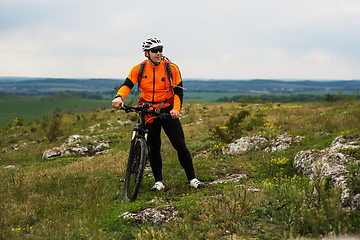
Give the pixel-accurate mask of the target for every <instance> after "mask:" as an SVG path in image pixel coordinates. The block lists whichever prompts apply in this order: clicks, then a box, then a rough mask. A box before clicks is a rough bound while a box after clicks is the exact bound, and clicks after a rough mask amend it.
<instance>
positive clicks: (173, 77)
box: [112, 38, 205, 191]
mask: <svg viewBox="0 0 360 240" xmlns="http://www.w3.org/2000/svg"><path fill="white" fill-rule="evenodd" d="M163 47H164V46H163V44H162V42H161V41H160V40H159V39H157V38H148V39H146V40H145V41H144V42H143V44H142V50H143V51H144V54H145V57H146V58H147V60H145V61H144V62H142V63H141V64H138V65H136V66H135V67H133V68H132V69H131V71H130V74H129V75H128V77H127V78H126V80H125V82H124V83H123V85H122V86H121V87H120V89H119V91H118V92H117V95H116V97H115V99H114V100H113V101H112V106H113V107H115V108H117V109H119V106H123V105H124V103H123V100H124V99H125V98H126V96H127V95H128V94H129V92H130V91H131V89H132V88H133V87H134V85H135V84H136V83H138V85H139V88H140V90H141V95H140V99H139V104H143V103H145V102H147V103H150V104H151V105H152V106H153V107H154V108H155V109H156V110H157V111H160V112H166V113H170V115H171V117H172V119H159V118H155V119H154V121H153V122H152V123H150V124H147V129H148V130H149V134H148V143H149V147H150V151H149V159H150V165H151V168H152V171H153V174H154V178H155V184H154V186H153V187H152V188H151V189H152V190H158V191H160V190H163V189H164V188H165V186H164V183H163V176H162V159H161V154H160V148H161V138H160V133H161V128H163V129H164V131H165V133H166V135H167V136H168V138H169V140H170V142H171V144H172V146H173V147H174V148H175V150H176V151H177V154H178V158H179V161H180V164H181V166H182V167H183V168H184V170H185V173H186V176H187V178H188V180H189V183H190V186H191V187H194V188H203V187H205V184H204V183H202V182H200V181H199V180H198V179H196V178H195V172H194V166H193V162H192V158H191V155H190V152H189V150H188V148H187V146H186V144H185V137H184V132H183V129H182V126H181V123H180V120H179V113H180V111H181V105H182V101H183V87H182V86H183V84H182V79H181V75H180V70H179V68H178V67H177V66H176V65H175V64H173V63H170V61H169V60H168V59H167V58H165V57H163V54H162V52H163Z"/></svg>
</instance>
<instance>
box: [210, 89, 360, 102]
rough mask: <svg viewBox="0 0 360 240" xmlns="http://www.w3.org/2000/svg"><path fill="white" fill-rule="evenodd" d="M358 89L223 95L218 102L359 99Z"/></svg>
mask: <svg viewBox="0 0 360 240" xmlns="http://www.w3.org/2000/svg"><path fill="white" fill-rule="evenodd" d="M359 99H360V97H359V95H358V91H357V92H356V93H354V94H353V95H343V94H342V92H341V91H340V92H339V93H338V94H337V95H336V94H330V93H328V94H325V95H319V94H291V95H279V94H277V95H274V94H262V95H237V96H233V97H222V98H219V99H217V100H216V102H246V103H257V102H280V103H291V102H323V101H327V102H336V101H340V100H359Z"/></svg>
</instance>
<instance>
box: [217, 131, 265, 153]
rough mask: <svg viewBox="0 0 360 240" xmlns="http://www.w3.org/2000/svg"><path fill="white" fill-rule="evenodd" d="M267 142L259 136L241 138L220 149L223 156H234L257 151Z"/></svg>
mask: <svg viewBox="0 0 360 240" xmlns="http://www.w3.org/2000/svg"><path fill="white" fill-rule="evenodd" d="M267 142H268V141H267V140H266V138H263V137H261V136H256V137H242V138H240V139H238V140H236V141H235V142H233V143H230V144H229V145H227V146H225V147H224V148H223V149H222V152H223V154H228V155H236V154H239V153H242V152H247V151H253V150H259V149H260V148H261V147H262V146H263V145H264V144H265V143H267Z"/></svg>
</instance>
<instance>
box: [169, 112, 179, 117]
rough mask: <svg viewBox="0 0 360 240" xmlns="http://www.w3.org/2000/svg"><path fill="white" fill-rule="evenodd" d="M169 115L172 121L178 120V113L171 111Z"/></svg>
mask: <svg viewBox="0 0 360 240" xmlns="http://www.w3.org/2000/svg"><path fill="white" fill-rule="evenodd" d="M170 115H171V117H172V118H173V119H176V118H179V112H178V111H176V110H171V111H170Z"/></svg>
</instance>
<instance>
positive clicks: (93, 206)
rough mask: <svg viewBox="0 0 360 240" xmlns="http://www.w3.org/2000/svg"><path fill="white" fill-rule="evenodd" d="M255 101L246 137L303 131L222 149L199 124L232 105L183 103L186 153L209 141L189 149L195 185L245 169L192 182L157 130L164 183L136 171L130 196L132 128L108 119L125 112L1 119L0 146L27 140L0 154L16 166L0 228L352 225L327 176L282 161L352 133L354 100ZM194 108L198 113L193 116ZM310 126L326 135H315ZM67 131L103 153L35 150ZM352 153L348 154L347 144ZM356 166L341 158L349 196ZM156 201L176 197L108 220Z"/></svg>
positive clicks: (172, 232)
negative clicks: (138, 181)
mask: <svg viewBox="0 0 360 240" xmlns="http://www.w3.org/2000/svg"><path fill="white" fill-rule="evenodd" d="M258 107H261V108H263V111H264V121H265V125H264V126H255V127H254V128H252V130H251V131H249V132H246V133H245V134H246V135H256V134H258V133H267V134H266V136H267V137H269V138H271V137H272V136H275V135H276V134H283V133H292V134H298V135H303V136H305V137H306V138H305V140H304V141H303V142H301V143H300V144H299V145H297V146H294V147H293V148H291V149H289V150H286V151H281V152H276V153H268V152H265V151H261V150H260V151H256V152H248V153H244V154H240V155H236V156H227V155H223V154H222V153H221V148H222V146H224V145H225V143H223V142H219V141H218V140H216V139H213V138H212V139H210V138H209V134H210V129H212V128H213V127H215V126H223V125H224V123H225V122H226V121H227V120H228V119H229V116H231V115H233V114H235V113H237V112H239V111H240V110H242V109H243V107H241V106H240V105H239V104H237V103H223V104H204V103H193V102H191V103H185V106H184V110H185V111H184V115H183V116H182V120H181V121H182V124H183V128H184V133H185V136H186V141H187V145H188V147H189V149H190V151H191V153H192V154H193V155H197V154H199V153H201V152H202V151H204V150H208V153H207V154H203V155H200V156H198V157H196V158H194V166H195V170H196V174H197V177H198V178H199V179H200V180H202V181H204V182H206V183H209V182H212V181H214V180H217V179H219V178H223V177H226V176H228V175H229V174H247V175H248V179H243V180H241V181H240V182H239V183H227V184H213V185H208V186H207V187H206V188H205V189H201V190H195V189H191V188H190V187H189V186H188V183H187V180H186V177H185V173H184V171H183V170H182V168H181V166H180V164H179V162H178V159H177V155H176V152H175V151H174V150H173V148H172V146H171V144H170V142H169V140H167V138H166V137H165V136H164V137H163V142H162V154H163V159H164V164H163V174H164V182H165V186H166V189H165V191H162V192H151V191H149V189H150V187H151V186H152V184H153V183H154V180H153V179H152V178H151V177H150V178H148V177H146V178H144V181H143V183H142V186H141V189H140V193H139V197H138V199H137V200H136V201H135V202H133V203H129V204H125V203H124V202H123V199H122V190H123V189H122V187H123V183H122V182H121V179H123V178H124V172H125V168H126V160H127V156H128V149H129V141H130V137H131V129H132V126H130V125H125V126H120V124H119V123H118V122H117V121H118V120H121V121H123V120H127V119H131V118H132V117H131V116H129V115H127V114H125V113H124V112H120V111H115V110H109V109H107V110H95V111H92V112H83V113H74V112H73V113H70V114H65V115H63V116H62V117H61V124H60V125H59V129H60V130H61V135H60V136H59V139H57V140H55V141H53V142H50V141H48V140H47V138H46V134H47V132H48V131H49V126H50V125H51V121H52V119H51V117H49V118H48V119H46V118H44V119H41V120H40V121H38V122H32V123H31V124H30V123H29V124H27V125H23V126H18V127H11V128H2V129H1V132H0V133H1V134H0V151H1V150H2V149H3V148H5V147H9V146H13V145H15V144H17V145H21V144H22V143H27V145H26V146H25V147H23V148H21V149H19V150H9V151H6V152H2V153H1V155H0V166H1V168H2V167H4V166H7V165H10V164H12V165H16V166H18V167H19V169H16V170H11V169H0V179H1V181H2V184H0V216H1V218H0V232H1V236H0V238H1V239H221V238H224V239H291V238H305V237H308V238H320V237H325V236H335V235H338V236H340V235H352V234H360V231H359V229H358V226H359V224H360V213H359V212H355V211H351V210H350V211H344V210H343V209H342V208H341V207H340V202H339V198H338V189H336V188H334V187H331V185H329V184H328V182H326V181H324V182H322V181H318V182H316V181H309V179H308V178H307V177H306V176H301V175H299V174H298V173H297V172H296V171H295V170H294V169H293V167H292V164H293V159H294V156H295V155H296V153H297V152H298V151H301V150H306V149H313V148H317V149H324V148H326V147H328V145H329V144H330V143H331V141H332V140H333V139H334V138H335V137H336V136H338V135H340V134H345V135H346V136H347V137H352V138H355V136H359V130H358V129H359V128H360V123H359V121H358V117H359V116H358V111H356V109H358V108H359V107H360V102H348V103H346V104H345V103H332V104H328V103H322V104H301V105H294V104H291V105H289V104H281V105H278V104H273V106H272V107H270V106H269V105H263V106H255V105H249V106H247V107H246V108H248V109H249V111H250V112H251V114H252V115H251V116H253V117H254V115H253V114H254V113H256V112H257V108H258ZM344 113H346V114H344ZM199 118H201V119H202V121H203V122H202V123H198V120H199ZM95 124H99V125H98V126H97V127H95V130H94V131H93V132H91V133H90V132H89V126H94V125H95ZM110 125H112V127H111V126H110ZM320 131H323V132H327V133H330V134H328V135H322V136H317V135H315V134H314V133H315V132H320ZM275 133H276V134H275ZM73 134H81V135H90V136H92V137H93V138H98V139H107V140H110V141H111V143H110V151H109V152H108V153H107V154H104V155H97V156H92V157H80V156H69V157H60V158H55V159H49V160H42V158H41V157H42V152H43V151H44V150H45V149H48V148H52V147H56V146H60V145H61V144H62V143H63V142H64V140H65V139H66V138H67V137H68V136H70V135H73ZM349 151H350V150H349ZM351 153H352V155H353V156H358V152H357V151H351ZM358 169H359V166H353V167H352V182H351V184H352V186H353V190H354V192H352V194H355V193H356V192H357V191H358V187H357V186H358V185H359V178H358ZM147 173H150V172H147ZM239 184H244V185H248V186H253V187H257V188H259V189H261V191H260V192H252V191H246V190H245V189H243V188H240V187H236V185H239ZM315 190H316V191H315ZM314 193H316V194H314ZM151 200H153V201H151ZM162 201H166V202H168V203H169V204H170V205H172V206H174V207H175V209H176V211H177V218H176V220H174V221H172V222H170V223H168V224H163V225H157V224H151V223H139V222H136V221H134V220H126V219H122V218H119V215H121V214H122V213H124V212H132V213H138V212H139V211H141V210H144V209H146V208H148V207H160V208H164V205H163V203H162Z"/></svg>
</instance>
